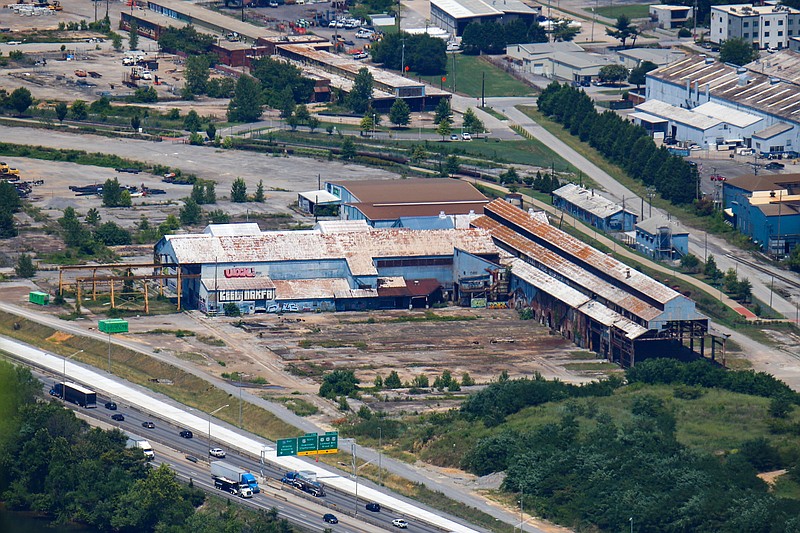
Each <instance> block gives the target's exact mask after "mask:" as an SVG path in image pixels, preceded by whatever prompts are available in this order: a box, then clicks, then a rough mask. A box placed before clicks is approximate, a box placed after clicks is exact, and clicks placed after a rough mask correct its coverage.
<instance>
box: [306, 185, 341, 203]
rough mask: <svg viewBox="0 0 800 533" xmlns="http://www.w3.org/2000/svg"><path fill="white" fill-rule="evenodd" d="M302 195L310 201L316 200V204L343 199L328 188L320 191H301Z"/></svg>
mask: <svg viewBox="0 0 800 533" xmlns="http://www.w3.org/2000/svg"><path fill="white" fill-rule="evenodd" d="M300 196H302V197H303V198H305V199H306V200H308V201H309V202H314V203H315V204H320V205H321V204H332V203H336V202H339V201H341V198H339V197H338V196H334V195H332V194H331V193H329V192H328V191H326V190H323V189H320V190H318V191H306V192H301V193H300Z"/></svg>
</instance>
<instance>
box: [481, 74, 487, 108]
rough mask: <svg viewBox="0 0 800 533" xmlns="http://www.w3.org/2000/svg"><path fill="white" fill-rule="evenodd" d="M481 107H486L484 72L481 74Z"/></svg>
mask: <svg viewBox="0 0 800 533" xmlns="http://www.w3.org/2000/svg"><path fill="white" fill-rule="evenodd" d="M481 107H483V108H485V107H486V71H484V72H481Z"/></svg>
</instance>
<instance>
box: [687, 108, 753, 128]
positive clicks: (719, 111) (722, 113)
mask: <svg viewBox="0 0 800 533" xmlns="http://www.w3.org/2000/svg"><path fill="white" fill-rule="evenodd" d="M692 111H694V112H695V113H702V114H704V115H708V116H709V117H713V118H717V119H719V120H721V121H723V122H727V123H728V124H731V125H732V126H736V127H737V128H746V127H748V126H752V125H753V124H755V123H756V122H759V121H761V120H763V119H762V118H761V117H759V116H758V115H753V114H752V113H746V112H744V111H739V110H738V109H733V108H732V107H728V106H725V105H722V104H718V103H716V102H706V103H705V104H702V105H699V106H697V107H695V108H694V109H693V110H692Z"/></svg>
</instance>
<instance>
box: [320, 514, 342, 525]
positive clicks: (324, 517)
mask: <svg viewBox="0 0 800 533" xmlns="http://www.w3.org/2000/svg"><path fill="white" fill-rule="evenodd" d="M322 520H324V521H325V522H327V523H329V524H338V523H339V519H338V518H336V515H332V514H331V513H325V514H324V515H322Z"/></svg>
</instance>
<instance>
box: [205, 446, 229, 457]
mask: <svg viewBox="0 0 800 533" xmlns="http://www.w3.org/2000/svg"><path fill="white" fill-rule="evenodd" d="M208 455H210V456H212V457H219V458H220V459H225V450H223V449H222V448H211V449H210V450H208Z"/></svg>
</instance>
